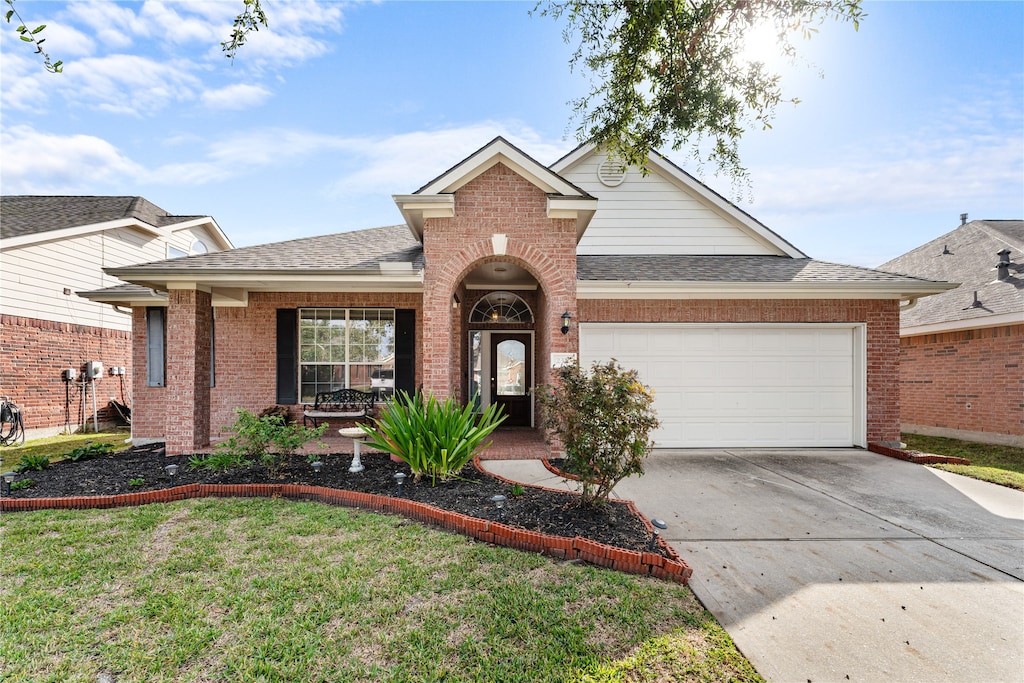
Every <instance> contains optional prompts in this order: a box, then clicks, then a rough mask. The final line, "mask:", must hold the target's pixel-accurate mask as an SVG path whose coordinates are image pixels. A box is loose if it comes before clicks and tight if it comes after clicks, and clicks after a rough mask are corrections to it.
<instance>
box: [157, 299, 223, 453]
mask: <svg viewBox="0 0 1024 683" xmlns="http://www.w3.org/2000/svg"><path fill="white" fill-rule="evenodd" d="M167 296H168V307H167V377H166V391H165V395H166V401H167V406H166V420H167V424H166V428H165V434H166V437H167V455H181V454H187V453H194V452H196V451H198V450H203V449H205V448H206V447H207V446H209V445H210V322H211V311H212V307H211V302H210V294H209V293H208V292H204V291H201V290H198V289H172V290H170V291H169V292H168V293H167Z"/></svg>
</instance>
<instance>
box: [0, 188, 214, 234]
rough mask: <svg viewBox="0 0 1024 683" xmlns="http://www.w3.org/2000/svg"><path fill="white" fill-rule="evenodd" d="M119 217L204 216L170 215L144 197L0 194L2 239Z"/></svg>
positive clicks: (175, 219)
mask: <svg viewBox="0 0 1024 683" xmlns="http://www.w3.org/2000/svg"><path fill="white" fill-rule="evenodd" d="M123 218H133V219H135V220H139V221H142V222H145V223H148V224H149V225H152V226H154V227H164V226H167V225H173V224H175V223H183V222H185V221H190V220H195V219H196V218H205V216H173V215H171V214H169V213H167V212H166V211H164V210H163V209H161V208H160V207H159V206H157V205H156V204H153V203H152V202H150V201H148V200H147V199H145V198H144V197H95V196H43V195H9V196H5V197H0V238H4V239H6V238H10V237H23V236H25V235H36V234H39V233H43V232H50V231H51V230H62V229H64V228H75V227H78V226H82V225H94V224H96V223H106V222H108V221H116V220H120V219H123Z"/></svg>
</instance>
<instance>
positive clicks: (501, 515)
mask: <svg viewBox="0 0 1024 683" xmlns="http://www.w3.org/2000/svg"><path fill="white" fill-rule="evenodd" d="M506 500H507V499H506V498H505V496H503V495H501V494H500V493H499V494H498V495H496V496H492V497H491V502H492V503H494V507H496V508H498V519H505V501H506Z"/></svg>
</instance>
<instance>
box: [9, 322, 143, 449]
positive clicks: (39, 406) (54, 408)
mask: <svg viewBox="0 0 1024 683" xmlns="http://www.w3.org/2000/svg"><path fill="white" fill-rule="evenodd" d="M131 338H132V335H131V333H130V332H127V331H124V330H108V329H105V328H102V327H92V326H88V325H72V324H70V323H60V322H53V321H49V320H38V319H35V318H23V317H19V316H11V315H2V316H0V396H7V397H9V398H10V399H11V400H12V401H13V402H14V403H16V404H17V405H18V406H20V407H21V409H22V411H23V415H22V418H23V419H24V421H25V429H26V430H33V429H54V428H62V427H63V426H64V423H65V401H64V390H65V386H64V381H63V380H62V379H61V371H62V370H63V369H64V368H75V369H76V370H78V371H79V372H80V371H81V370H82V366H83V365H85V363H86V362H87V361H99V362H101V363H103V379H101V380H99V381H98V382H97V383H96V385H95V386H96V406H97V408H99V419H100V420H101V421H106V420H110V419H112V418H113V416H112V415H110V413H109V411H108V410H107V409H106V406H107V402H108V401H109V400H110V399H111V398H115V399H117V400H118V401H124V400H125V399H124V398H122V391H121V378H119V377H114V376H111V375H110V370H109V369H110V368H112V367H115V366H124V367H125V368H126V375H125V378H124V379H125V381H126V382H127V381H128V379H129V378H130V377H131V374H128V373H130V372H131V368H132V361H131V357H130V350H131ZM124 389H125V393H127V392H128V389H129V387H128V386H127V385H126V386H125V387H124ZM82 399H83V396H82V394H81V392H79V390H78V389H77V388H76V387H72V388H71V410H70V412H71V426H72V428H74V427H75V425H79V424H80V422H79V419H80V413H79V410H80V407H81V402H82ZM85 404H86V411H85V414H86V416H87V419H88V420H89V423H90V425H91V424H92V395H91V394H90V395H89V397H88V399H86V401H85Z"/></svg>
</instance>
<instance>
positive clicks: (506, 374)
mask: <svg viewBox="0 0 1024 683" xmlns="http://www.w3.org/2000/svg"><path fill="white" fill-rule="evenodd" d="M496 361H497V363H498V368H497V371H498V372H497V375H498V396H525V395H526V383H525V382H524V381H523V374H524V372H525V370H526V345H525V344H523V343H522V342H520V341H516V340H515V339H506V340H505V341H503V342H501V343H499V344H498V357H497V359H496Z"/></svg>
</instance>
